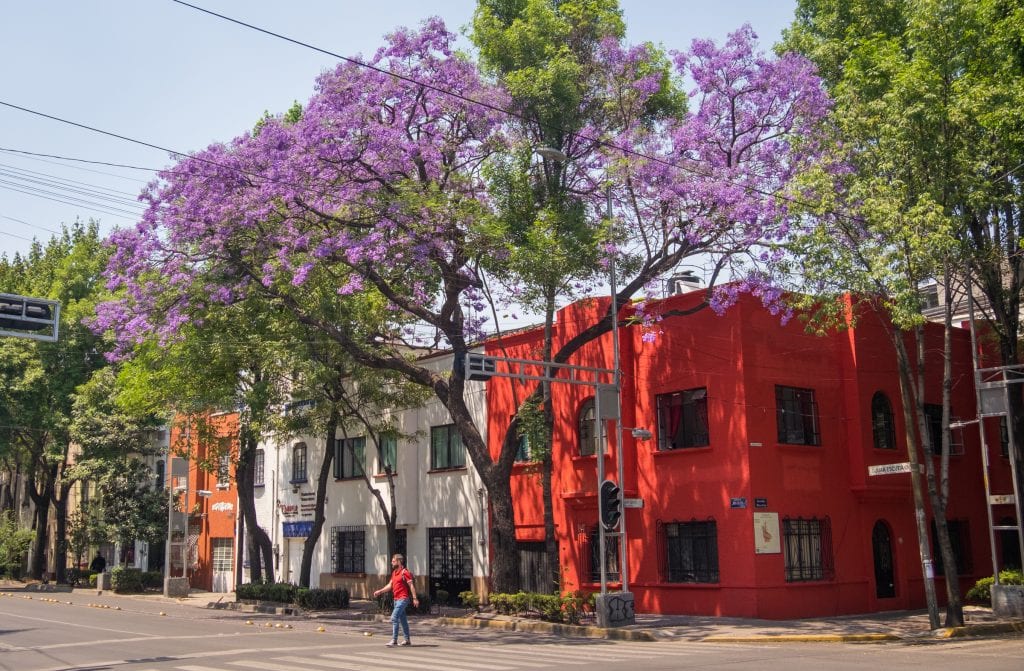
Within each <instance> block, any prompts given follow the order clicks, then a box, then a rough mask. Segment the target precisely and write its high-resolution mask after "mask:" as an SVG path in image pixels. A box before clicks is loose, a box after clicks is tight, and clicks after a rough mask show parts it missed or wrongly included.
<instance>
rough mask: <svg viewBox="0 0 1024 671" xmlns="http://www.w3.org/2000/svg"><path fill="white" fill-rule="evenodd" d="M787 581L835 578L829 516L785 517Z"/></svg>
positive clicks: (783, 531) (783, 534) (784, 535)
mask: <svg viewBox="0 0 1024 671" xmlns="http://www.w3.org/2000/svg"><path fill="white" fill-rule="evenodd" d="M782 541H783V547H784V550H785V554H786V582H805V581H812V580H832V579H833V578H834V577H835V563H834V562H833V559H832V523H831V521H830V520H829V518H828V517H823V518H817V517H812V518H810V519H804V518H802V517H798V518H796V519H793V518H789V517H787V518H785V519H784V520H782Z"/></svg>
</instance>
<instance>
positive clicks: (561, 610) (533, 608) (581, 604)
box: [460, 592, 594, 624]
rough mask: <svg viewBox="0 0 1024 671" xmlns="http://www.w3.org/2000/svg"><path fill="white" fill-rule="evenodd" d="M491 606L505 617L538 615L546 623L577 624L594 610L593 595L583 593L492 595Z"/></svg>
mask: <svg viewBox="0 0 1024 671" xmlns="http://www.w3.org/2000/svg"><path fill="white" fill-rule="evenodd" d="M460 596H461V595H460ZM491 606H493V607H494V610H496V611H497V612H499V613H502V614H505V615H539V616H540V619H542V620H546V621H548V622H565V623H568V624H579V623H580V620H581V619H582V617H583V614H584V613H585V612H587V611H591V612H592V611H593V609H594V595H593V594H585V593H584V592H575V593H572V594H566V595H559V594H537V593H534V592H517V593H515V594H492V595H491Z"/></svg>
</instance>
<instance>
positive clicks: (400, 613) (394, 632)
mask: <svg viewBox="0 0 1024 671" xmlns="http://www.w3.org/2000/svg"><path fill="white" fill-rule="evenodd" d="M409 601H410V600H409V599H398V600H397V601H395V607H394V608H393V609H392V610H391V640H392V641H397V640H398V625H399V624H401V625H402V633H403V634H405V640H407V641H408V640H409V616H408V615H406V614H405V609H406V608H408V607H409Z"/></svg>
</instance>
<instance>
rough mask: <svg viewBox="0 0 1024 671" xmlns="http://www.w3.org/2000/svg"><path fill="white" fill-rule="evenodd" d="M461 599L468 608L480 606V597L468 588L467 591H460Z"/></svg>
mask: <svg viewBox="0 0 1024 671" xmlns="http://www.w3.org/2000/svg"><path fill="white" fill-rule="evenodd" d="M459 601H460V602H461V603H462V605H463V606H465V607H466V608H479V607H480V597H479V596H478V595H477V593H476V592H472V591H469V590H466V591H465V592H459Z"/></svg>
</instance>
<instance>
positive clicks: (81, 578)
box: [64, 568, 95, 587]
mask: <svg viewBox="0 0 1024 671" xmlns="http://www.w3.org/2000/svg"><path fill="white" fill-rule="evenodd" d="M64 575H65V576H66V579H67V581H68V584H69V585H71V586H72V587H79V586H81V585H85V584H87V583H89V578H91V577H92V576H93V575H95V571H90V570H89V569H87V568H69V569H68V570H67V572H66V573H65V574H64Z"/></svg>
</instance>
